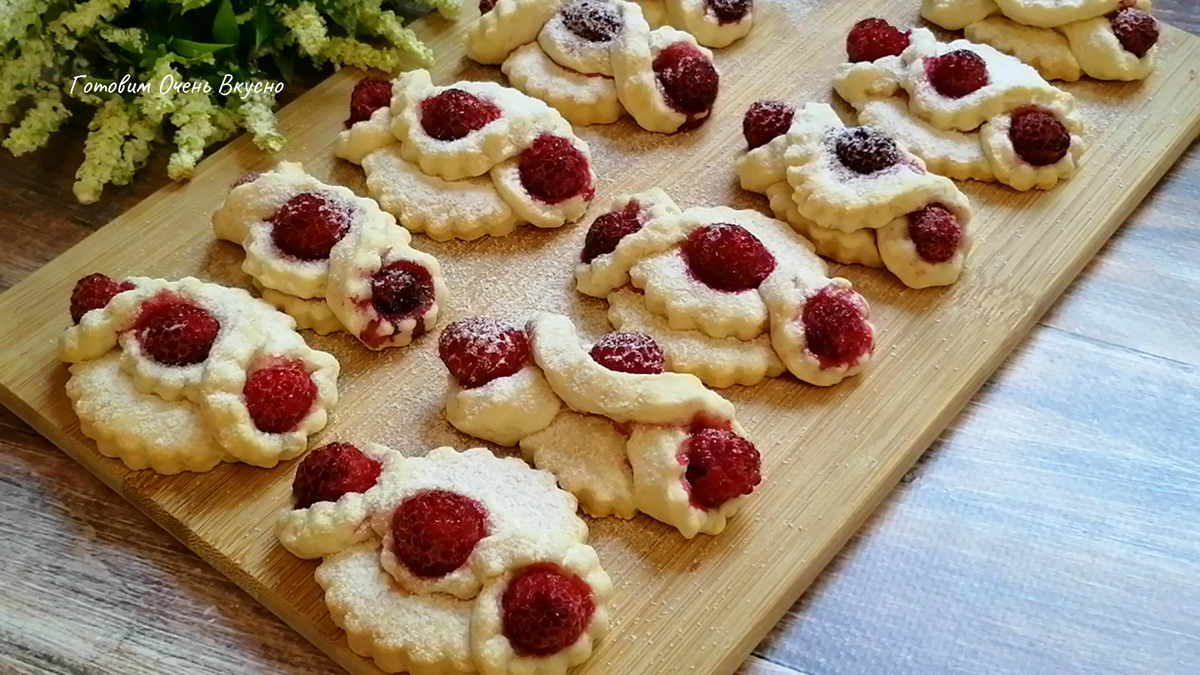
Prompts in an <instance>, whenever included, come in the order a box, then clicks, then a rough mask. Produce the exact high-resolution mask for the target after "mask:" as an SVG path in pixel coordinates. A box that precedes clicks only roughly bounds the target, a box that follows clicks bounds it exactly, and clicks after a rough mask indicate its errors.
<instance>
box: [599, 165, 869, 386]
mask: <svg viewBox="0 0 1200 675" xmlns="http://www.w3.org/2000/svg"><path fill="white" fill-rule="evenodd" d="M765 147H766V146H762V148H765ZM762 148H760V149H762ZM780 175H781V178H780V180H781V181H783V180H784V179H783V177H782V172H780ZM783 184H784V185H786V182H784V183H783ZM609 208H610V210H609V211H608V212H607V213H604V214H601V215H600V216H598V217H597V218H596V220H595V221H593V223H592V225H591V228H590V229H589V231H588V235H587V239H586V240H585V242H584V248H583V252H582V253H581V255H580V260H579V263H578V265H577V266H576V269H575V280H576V287H577V288H578V290H579V291H580V292H582V293H584V294H586V295H591V296H594V297H599V298H606V299H607V300H608V303H609V312H608V318H609V321H610V322H612V324H613V325H614V326H616V327H617V328H618V329H620V330H630V331H638V332H643V333H646V334H648V335H650V336H651V337H653V338H654V339H655V340H656V341H657V343H658V345H659V346H660V347H661V348H662V350H663V353H664V357H665V359H666V364H667V368H668V369H669V370H672V371H678V372H687V373H691V374H694V375H696V376H697V377H699V378H700V379H701V380H703V381H704V382H705V383H706V384H708V385H710V386H714V387H727V386H730V385H733V384H745V385H752V384H757V383H758V382H761V381H762V380H763V378H766V377H775V376H778V375H780V374H782V373H783V372H784V371H785V370H788V371H790V372H791V373H792V374H793V375H795V376H796V377H797V378H799V379H801V380H803V381H805V382H808V383H810V384H815V385H818V386H829V385H833V384H836V383H838V382H840V381H841V380H843V379H845V378H846V377H850V376H852V375H854V374H856V373H858V372H859V371H861V370H862V368H863V367H864V366H865V365H866V364H867V362H868V361H869V360H870V358H871V351H872V348H873V346H874V330H873V328H872V327H871V324H870V323H869V322H868V308H867V303H866V301H864V300H863V299H862V298H861V297H860V296H859V295H858V294H857V293H855V292H854V291H852V290H850V282H848V281H846V280H845V279H830V278H829V277H828V276H826V267H825V263H824V262H822V261H821V259H820V258H818V257H817V256H816V255H813V252H812V245H811V244H810V243H809V242H808V241H807V240H805V239H804V238H803V237H802V236H800V235H798V234H796V233H795V232H793V231H792V229H791V228H789V227H788V226H787V224H786V223H783V222H780V221H779V220H775V219H772V218H768V217H766V216H763V215H762V214H759V213H757V212H755V211H739V210H734V209H729V208H692V209H688V210H686V211H682V212H681V211H679V209H678V207H676V206H675V204H674V202H672V201H671V200H670V198H669V197H667V196H666V194H664V193H662V191H661V190H653V191H649V192H645V193H641V194H637V195H632V196H628V197H619V198H617V199H615V200H613V202H612V203H611V204H610V207H609ZM827 287H836V288H837V289H841V291H840V292H839V294H838V297H839V298H842V299H843V300H845V304H844V307H843V310H844V312H842V313H841V315H840V319H839V320H837V321H835V322H833V323H830V324H822V325H821V326H818V325H817V324H808V323H806V319H805V318H804V316H805V315H804V312H803V311H802V306H803V305H804V303H805V299H806V298H815V297H816V296H818V295H819V294H820V293H821V291H822V290H823V289H825V288H827Z"/></svg>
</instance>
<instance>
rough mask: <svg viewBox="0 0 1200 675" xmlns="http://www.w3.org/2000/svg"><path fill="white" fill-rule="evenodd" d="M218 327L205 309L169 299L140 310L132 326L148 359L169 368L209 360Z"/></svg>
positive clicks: (154, 301) (153, 301)
mask: <svg viewBox="0 0 1200 675" xmlns="http://www.w3.org/2000/svg"><path fill="white" fill-rule="evenodd" d="M220 330H221V324H220V323H219V322H218V321H217V319H216V317H214V316H213V315H212V314H211V313H209V311H208V310H207V309H204V308H203V307H197V306H196V305H193V304H190V303H187V302H184V301H181V300H175V299H172V298H169V297H163V298H156V299H155V300H152V301H150V302H147V303H146V304H145V305H143V306H142V310H141V313H140V314H139V316H138V319H137V323H136V324H135V325H134V331H136V334H137V338H138V342H140V343H141V344H142V349H143V350H145V352H146V353H147V354H149V355H150V358H152V359H154V360H155V361H158V362H159V363H162V364H164V365H168V366H190V365H192V364H193V363H200V362H201V361H203V360H204V359H207V358H208V352H209V350H210V349H212V345H213V342H214V341H215V340H216V339H217V333H218V332H219V331H220Z"/></svg>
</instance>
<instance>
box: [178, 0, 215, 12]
mask: <svg viewBox="0 0 1200 675" xmlns="http://www.w3.org/2000/svg"><path fill="white" fill-rule="evenodd" d="M210 2H212V0H183V9H182V11H183V12H190V11H192V10H193V9H200V8H201V7H203V6H205V5H207V4H208V3H210Z"/></svg>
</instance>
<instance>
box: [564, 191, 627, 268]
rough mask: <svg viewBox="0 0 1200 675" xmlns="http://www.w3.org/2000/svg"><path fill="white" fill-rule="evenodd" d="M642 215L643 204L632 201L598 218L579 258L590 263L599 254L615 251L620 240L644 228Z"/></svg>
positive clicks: (588, 234) (584, 241)
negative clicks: (618, 209)
mask: <svg viewBox="0 0 1200 675" xmlns="http://www.w3.org/2000/svg"><path fill="white" fill-rule="evenodd" d="M641 215H642V205H641V204H638V203H637V202H636V201H632V202H629V203H628V204H626V205H625V208H623V209H621V210H620V211H613V212H611V213H605V214H604V215H601V216H599V217H598V218H596V220H595V221H593V222H592V226H591V227H589V228H588V232H587V237H585V238H584V240H583V253H581V254H580V256H579V259H580V260H582V261H583V262H585V263H590V262H592V261H593V260H595V259H596V258H597V257H598V256H602V255H604V254H606V253H612V252H613V251H615V250H616V249H617V243H618V242H620V241H621V240H622V239H624V238H625V237H626V236H628V235H630V234H633V233H634V232H637V231H638V230H640V229H642V219H641Z"/></svg>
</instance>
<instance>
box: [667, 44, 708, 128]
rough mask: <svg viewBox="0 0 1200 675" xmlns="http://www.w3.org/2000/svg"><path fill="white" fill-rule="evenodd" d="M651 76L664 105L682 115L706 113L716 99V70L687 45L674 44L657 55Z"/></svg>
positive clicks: (693, 48)
mask: <svg viewBox="0 0 1200 675" xmlns="http://www.w3.org/2000/svg"><path fill="white" fill-rule="evenodd" d="M654 74H655V75H656V76H657V77H658V82H659V84H660V85H661V86H662V90H663V95H664V96H666V97H667V102H668V103H670V104H671V107H672V108H674V109H676V110H678V111H679V112H681V113H684V114H685V115H695V114H698V113H704V112H708V111H709V110H710V109H711V108H712V105H713V102H714V101H716V100H717V84H718V82H719V80H720V76H719V75H717V69H716V68H715V67H713V64H712V61H710V60H709V59H708V57H706V56H705V55H704V54H701V53H700V51H699V50H698V49H696V48H695V47H693V46H692V45H690V44H688V43H686V42H676V43H675V44H673V45H669V46H668V47H667V48H666V49H664V50H662V51H661V52H659V53H658V56H657V57H656V58H655V59H654Z"/></svg>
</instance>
